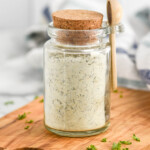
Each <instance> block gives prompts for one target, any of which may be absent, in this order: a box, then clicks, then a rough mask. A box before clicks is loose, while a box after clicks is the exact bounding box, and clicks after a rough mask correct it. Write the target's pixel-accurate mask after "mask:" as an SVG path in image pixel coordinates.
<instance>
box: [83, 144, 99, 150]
mask: <svg viewBox="0 0 150 150" xmlns="http://www.w3.org/2000/svg"><path fill="white" fill-rule="evenodd" d="M86 150H97V148H96V147H95V146H94V145H90V146H89V147H87V148H86Z"/></svg>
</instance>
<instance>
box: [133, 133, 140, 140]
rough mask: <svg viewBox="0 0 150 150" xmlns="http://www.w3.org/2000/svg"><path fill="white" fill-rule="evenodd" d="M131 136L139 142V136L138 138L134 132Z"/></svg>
mask: <svg viewBox="0 0 150 150" xmlns="http://www.w3.org/2000/svg"><path fill="white" fill-rule="evenodd" d="M132 138H133V139H134V140H135V141H138V142H140V138H138V137H137V136H136V135H135V134H133V136H132Z"/></svg>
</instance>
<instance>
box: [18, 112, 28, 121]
mask: <svg viewBox="0 0 150 150" xmlns="http://www.w3.org/2000/svg"><path fill="white" fill-rule="evenodd" d="M24 118H26V113H24V114H22V115H18V120H22V119H24Z"/></svg>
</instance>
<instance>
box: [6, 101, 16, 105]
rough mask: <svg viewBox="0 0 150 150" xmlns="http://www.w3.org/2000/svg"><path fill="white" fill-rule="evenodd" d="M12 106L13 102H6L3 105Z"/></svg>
mask: <svg viewBox="0 0 150 150" xmlns="http://www.w3.org/2000/svg"><path fill="white" fill-rule="evenodd" d="M12 104H14V102H13V101H7V102H5V103H4V105H12Z"/></svg>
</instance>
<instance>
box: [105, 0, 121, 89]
mask: <svg viewBox="0 0 150 150" xmlns="http://www.w3.org/2000/svg"><path fill="white" fill-rule="evenodd" d="M107 17H108V23H109V25H110V26H111V29H112V31H111V34H110V36H109V40H110V45H111V75H112V78H111V80H112V89H113V90H117V68H116V40H115V28H114V26H115V25H117V24H119V23H120V20H121V18H122V7H121V5H120V3H119V2H118V1H117V0H107Z"/></svg>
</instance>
